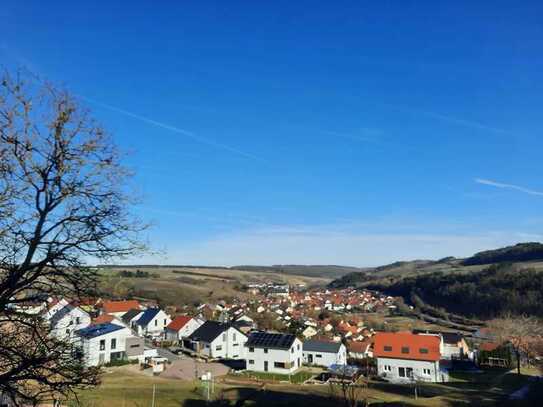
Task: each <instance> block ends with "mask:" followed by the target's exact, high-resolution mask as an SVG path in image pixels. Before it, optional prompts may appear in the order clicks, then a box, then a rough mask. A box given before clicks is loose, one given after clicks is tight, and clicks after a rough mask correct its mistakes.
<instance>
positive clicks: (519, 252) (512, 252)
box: [462, 242, 543, 266]
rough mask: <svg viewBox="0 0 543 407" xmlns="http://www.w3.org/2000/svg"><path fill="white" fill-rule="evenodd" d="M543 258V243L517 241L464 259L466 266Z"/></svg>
mask: <svg viewBox="0 0 543 407" xmlns="http://www.w3.org/2000/svg"><path fill="white" fill-rule="evenodd" d="M537 260H543V244H541V243H538V242H529V243H518V244H516V245H514V246H507V247H503V248H501V249H496V250H486V251H483V252H479V253H476V254H475V255H473V256H472V257H469V258H467V259H465V260H464V261H463V262H462V264H464V265H466V266H472V265H479V264H494V263H505V262H510V263H513V262H523V261H537Z"/></svg>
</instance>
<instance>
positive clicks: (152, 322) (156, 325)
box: [132, 308, 172, 338]
mask: <svg viewBox="0 0 543 407" xmlns="http://www.w3.org/2000/svg"><path fill="white" fill-rule="evenodd" d="M170 322H172V319H171V318H170V316H169V315H168V314H166V313H165V312H164V311H162V310H161V309H160V308H147V309H146V310H145V311H143V312H142V313H141V315H140V317H139V318H138V319H137V320H136V321H135V322H134V323H133V324H132V329H133V330H134V332H135V333H136V334H137V335H138V336H148V337H153V338H159V337H163V336H164V332H165V330H166V327H167V326H168V324H169V323H170Z"/></svg>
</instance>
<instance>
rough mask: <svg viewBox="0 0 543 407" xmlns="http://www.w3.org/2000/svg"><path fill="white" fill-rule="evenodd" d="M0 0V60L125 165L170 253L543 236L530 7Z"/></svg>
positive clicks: (328, 252)
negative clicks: (41, 85)
mask: <svg viewBox="0 0 543 407" xmlns="http://www.w3.org/2000/svg"><path fill="white" fill-rule="evenodd" d="M114 3H115V2H110V1H108V2H106V1H102V2H75V3H74V2H67V1H66V2H64V1H56V2H43V1H24V2H21V1H11V0H7V1H4V2H2V9H1V10H0V63H2V64H3V65H5V66H8V67H13V66H17V65H25V66H27V67H29V68H30V69H32V70H34V71H36V72H38V73H40V74H41V75H44V76H46V77H48V78H50V79H51V80H53V81H56V82H59V83H63V84H65V85H66V86H68V87H69V88H70V89H71V90H72V91H73V92H74V93H76V94H78V95H80V96H81V97H82V98H84V99H83V102H84V103H85V104H86V105H88V106H89V107H90V108H91V109H92V110H93V112H94V114H95V116H96V117H97V118H98V119H99V120H100V121H102V122H103V123H104V125H105V126H106V127H107V128H108V129H110V130H111V132H112V133H113V134H114V136H115V140H116V142H117V143H118V144H119V145H120V146H121V147H122V148H123V149H125V150H127V151H129V152H130V155H129V157H128V158H127V160H126V163H127V165H129V166H130V167H132V168H133V169H134V170H135V171H136V172H137V175H136V179H135V183H136V185H137V187H138V188H139V190H140V191H141V192H142V194H143V196H144V202H143V204H142V206H141V207H140V208H139V209H138V211H139V212H140V214H141V215H143V216H144V217H145V218H146V219H149V220H153V221H154V222H155V224H156V225H155V227H154V228H153V229H152V230H151V231H150V232H149V235H148V238H149V240H150V241H151V243H152V244H153V245H154V247H156V248H158V249H160V250H161V254H160V255H154V256H150V255H145V256H144V257H143V258H141V259H135V260H134V261H136V262H141V261H145V262H153V263H169V264H171V263H182V264H189V263H192V264H215V265H217V264H227V265H234V264H247V263H251V264H255V263H259V264H276V263H306V264H308V263H311V264H323V263H335V264H350V265H361V266H364V265H375V264H382V263H386V262H389V261H394V260H399V259H414V258H438V257H441V256H446V255H456V256H464V255H469V254H471V253H473V252H475V251H478V250H481V249H488V248H493V247H496V246H500V245H505V244H509V243H514V242H518V241H527V240H540V239H542V226H543V213H542V209H543V178H542V177H541V175H542V168H541V151H542V150H543V137H542V128H543V127H542V124H543V114H542V106H543V103H542V102H543V25H542V24H541V21H543V4H542V3H541V2H538V1H526V2H522V4H520V3H519V2H517V3H513V2H505V1H503V2H502V1H496V2H492V7H489V6H490V3H488V2H473V1H443V2H434V1H432V2H430V1H428V2H426V1H416V2H415V1H413V2H412V1H379V2H365V1H364V2H362V1H352V2H347V1H339V2H333V4H332V3H330V2H309V1H307V2H306V1H299V2H291V1H274V2H269V3H268V4H263V2H248V1H246V2H241V1H228V2H225V1H216V2H207V1H199V2H173V1H172V2H161V4H158V3H157V2H151V1H131V2H116V4H114Z"/></svg>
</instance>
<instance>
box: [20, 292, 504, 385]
mask: <svg viewBox="0 0 543 407" xmlns="http://www.w3.org/2000/svg"><path fill="white" fill-rule="evenodd" d="M244 289H245V290H247V292H248V293H249V294H250V295H251V296H250V297H249V298H250V299H248V300H244V301H242V300H235V301H233V302H232V303H226V302H224V301H220V302H218V303H216V304H209V303H205V304H200V305H199V306H197V307H193V308H192V311H191V313H188V312H183V311H182V310H184V309H185V310H186V308H187V307H186V306H179V307H166V308H165V309H161V308H160V307H159V306H158V304H156V303H155V302H153V301H145V300H137V299H105V298H92V299H91V298H86V299H80V300H70V299H65V298H61V299H52V298H48V299H47V300H46V301H44V302H43V303H41V304H33V305H30V304H26V305H25V306H24V308H21V310H22V311H24V312H27V313H30V314H39V315H42V316H43V318H44V320H46V321H47V323H48V324H49V325H50V328H51V333H52V334H53V335H55V336H57V337H58V338H59V339H62V340H67V341H70V342H71V343H73V344H74V345H75V348H76V349H77V350H78V352H80V353H81V356H82V357H83V360H84V363H85V364H86V365H87V366H89V367H90V366H105V367H114V366H122V365H133V366H134V367H135V368H136V371H138V372H141V374H145V375H151V376H155V377H162V378H168V379H175V380H181V381H196V382H200V383H206V382H209V381H213V382H217V383H220V382H221V381H223V382H227V381H228V380H229V381H230V382H232V380H236V379H240V380H243V383H251V382H253V383H264V382H266V381H270V382H282V383H290V384H292V385H299V386H303V385H315V384H330V383H348V384H349V385H353V386H357V385H360V383H362V382H364V381H365V380H369V379H370V378H372V379H376V380H379V381H382V382H384V383H387V382H388V383H393V384H408V385H413V384H416V383H446V382H448V381H449V380H450V374H451V372H455V371H460V372H480V371H481V369H484V368H485V366H487V367H488V366H489V365H491V366H494V367H506V365H508V364H509V359H508V358H507V357H503V356H502V357H492V351H494V350H496V349H498V348H500V347H501V344H500V343H496V342H493V337H492V335H491V334H490V333H489V332H488V331H485V330H484V329H481V330H480V332H477V333H475V334H474V335H473V336H470V338H469V341H468V340H466V339H467V338H465V337H464V336H463V335H462V334H461V333H459V332H452V331H446V330H441V331H440V330H424V329H413V330H411V331H406V330H404V331H391V330H390V329H388V328H387V327H386V325H384V326H380V327H379V326H377V325H375V324H371V323H370V322H371V320H370V319H369V318H368V317H366V316H369V315H374V314H375V313H381V314H383V315H387V314H389V313H391V312H392V313H393V312H394V311H395V310H396V305H395V304H396V299H395V298H393V297H390V296H385V295H383V294H380V293H377V292H370V291H367V290H357V289H351V288H349V289H341V290H334V289H327V288H318V289H307V288H305V287H300V286H294V287H290V286H289V285H287V284H277V283H271V282H270V283H254V284H253V283H248V284H247V285H246V286H245V287H244ZM371 325H373V326H371ZM468 342H469V343H470V344H471V346H470V345H469V344H468ZM502 354H503V352H502V353H500V355H502ZM225 380H226V381H225Z"/></svg>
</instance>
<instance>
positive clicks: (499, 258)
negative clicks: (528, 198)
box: [330, 242, 543, 288]
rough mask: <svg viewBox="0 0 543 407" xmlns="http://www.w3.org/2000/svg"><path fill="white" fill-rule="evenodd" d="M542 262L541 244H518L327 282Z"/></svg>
mask: <svg viewBox="0 0 543 407" xmlns="http://www.w3.org/2000/svg"><path fill="white" fill-rule="evenodd" d="M534 261H543V244H541V243H534V242H531V243H519V244H516V245H514V246H507V247H503V248H500V249H495V250H487V251H483V252H479V253H476V254H474V255H473V256H471V257H468V258H465V259H458V258H455V257H444V258H442V259H440V260H413V261H397V262H394V263H391V264H387V265H384V266H379V267H374V268H368V269H364V270H359V271H356V272H354V273H349V274H345V275H343V276H341V277H339V278H336V279H335V280H334V281H332V282H331V283H330V287H334V288H342V287H348V286H357V285H360V284H366V283H367V282H368V281H372V280H379V279H384V278H387V279H391V278H392V279H394V278H402V277H409V276H416V275H420V274H427V273H434V272H445V273H453V272H462V273H469V272H477V271H481V270H482V269H483V268H484V266H488V265H491V264H498V263H506V262H507V263H526V262H534Z"/></svg>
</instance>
